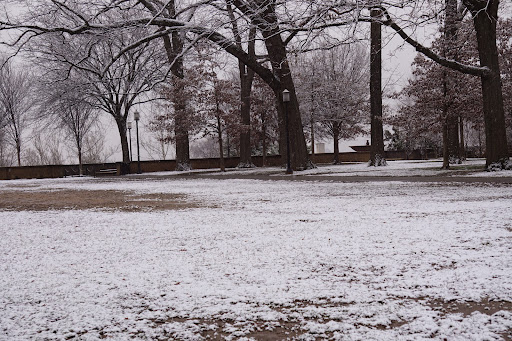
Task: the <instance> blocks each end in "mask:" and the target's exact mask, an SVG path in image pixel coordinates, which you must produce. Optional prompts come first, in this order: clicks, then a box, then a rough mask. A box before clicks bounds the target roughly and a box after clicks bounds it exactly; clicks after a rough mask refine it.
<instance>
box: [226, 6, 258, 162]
mask: <svg viewBox="0 0 512 341" xmlns="http://www.w3.org/2000/svg"><path fill="white" fill-rule="evenodd" d="M227 10H228V14H229V18H230V20H231V26H232V28H231V29H232V31H233V36H234V37H235V42H236V45H237V46H238V48H239V49H241V50H242V49H243V46H242V36H241V34H240V31H239V29H238V24H237V21H236V17H235V15H234V13H233V8H232V7H231V2H230V1H227ZM255 44H256V27H251V29H250V30H249V35H248V42H247V54H248V55H249V57H250V58H253V59H255V58H256V50H255ZM238 71H239V74H240V123H241V126H242V129H241V131H240V162H239V163H238V167H239V168H250V167H254V164H253V163H252V160H251V151H252V148H251V90H252V82H253V80H254V71H253V70H252V69H250V68H248V67H247V66H246V65H245V64H244V63H243V62H242V61H241V60H238ZM228 156H229V155H228Z"/></svg>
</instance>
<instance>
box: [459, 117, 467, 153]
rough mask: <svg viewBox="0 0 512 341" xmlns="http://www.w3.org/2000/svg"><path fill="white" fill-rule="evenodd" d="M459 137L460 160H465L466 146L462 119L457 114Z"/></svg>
mask: <svg viewBox="0 0 512 341" xmlns="http://www.w3.org/2000/svg"><path fill="white" fill-rule="evenodd" d="M459 137H460V144H459V156H460V159H461V160H462V161H465V160H466V146H465V141H464V119H463V118H462V116H459Z"/></svg>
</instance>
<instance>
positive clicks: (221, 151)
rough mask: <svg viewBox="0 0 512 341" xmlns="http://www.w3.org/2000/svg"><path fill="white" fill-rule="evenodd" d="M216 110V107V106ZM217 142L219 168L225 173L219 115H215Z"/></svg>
mask: <svg viewBox="0 0 512 341" xmlns="http://www.w3.org/2000/svg"><path fill="white" fill-rule="evenodd" d="M217 110H218V106H217ZM217 141H218V143H219V168H220V170H221V172H225V171H226V165H225V162H224V146H223V145H222V122H221V120H220V115H219V114H218V113H217Z"/></svg>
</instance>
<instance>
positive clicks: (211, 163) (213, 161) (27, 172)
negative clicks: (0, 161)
mask: <svg viewBox="0 0 512 341" xmlns="http://www.w3.org/2000/svg"><path fill="white" fill-rule="evenodd" d="M369 158H370V153H368V152H352V153H340V154H339V159H340V161H341V162H366V161H368V160H369ZM333 159H334V154H332V153H323V154H315V155H314V157H313V162H314V163H317V164H329V163H332V162H333ZM224 162H225V165H226V167H227V168H234V167H236V166H237V165H238V163H239V158H238V157H230V158H225V159H224ZM252 162H253V163H254V165H256V166H258V167H262V163H263V157H262V156H253V157H252ZM283 165H284V162H283V161H282V158H281V156H280V155H272V156H267V157H266V158H265V166H267V167H279V166H283ZM140 166H141V171H142V173H150V172H164V171H173V170H174V169H175V168H176V161H175V160H158V161H141V162H140ZM191 166H192V169H214V168H219V159H218V158H210V159H192V160H191ZM137 168H138V165H137V162H136V161H135V162H132V163H130V164H124V163H122V162H116V163H99V164H85V165H84V166H83V171H84V175H91V176H101V175H113V174H116V175H121V174H127V173H137ZM114 169H115V171H114ZM101 171H103V172H101ZM72 175H78V165H49V166H23V167H0V180H12V179H33V178H36V179H43V178H62V177H65V176H72Z"/></svg>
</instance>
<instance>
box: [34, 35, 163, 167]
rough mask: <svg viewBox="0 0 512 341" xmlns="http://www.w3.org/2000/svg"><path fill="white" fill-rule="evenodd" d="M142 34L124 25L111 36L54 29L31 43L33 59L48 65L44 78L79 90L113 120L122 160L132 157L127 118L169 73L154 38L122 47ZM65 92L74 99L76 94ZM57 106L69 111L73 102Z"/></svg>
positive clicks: (63, 86)
mask: <svg viewBox="0 0 512 341" xmlns="http://www.w3.org/2000/svg"><path fill="white" fill-rule="evenodd" d="M143 35H144V33H143V30H141V29H131V30H125V31H122V32H118V34H117V35H115V36H110V35H103V36H76V37H71V38H68V37H66V35H65V34H63V33H56V34H52V35H47V36H46V37H45V39H44V40H43V41H42V42H40V44H38V45H37V46H36V47H35V49H36V50H37V53H36V54H35V56H36V59H35V61H36V63H38V64H39V65H40V66H41V68H42V69H45V70H48V71H47V73H46V74H45V78H48V79H50V80H52V81H53V82H54V83H55V84H60V88H61V89H73V90H75V89H80V92H81V94H80V97H81V98H83V99H85V100H86V101H87V102H88V103H89V104H90V105H91V106H92V107H93V108H95V109H97V110H101V111H103V112H106V113H108V114H110V116H111V117H112V118H113V119H114V121H115V122H116V125H117V128H118V132H119V136H120V142H121V149H122V155H123V162H125V163H128V162H129V161H130V159H129V148H128V141H127V136H126V121H127V118H128V116H129V114H130V112H131V110H132V108H133V107H134V106H136V105H138V104H141V103H145V102H147V101H150V100H151V97H150V95H152V94H153V93H152V90H153V89H154V87H155V86H156V85H157V84H160V83H161V82H162V81H164V80H165V79H166V77H167V73H168V68H165V67H164V68H162V66H163V65H164V64H165V63H166V62H165V59H163V58H162V57H163V56H162V52H163V51H162V49H161V48H160V47H159V46H158V45H157V44H156V42H155V43H153V42H148V43H145V44H144V45H142V46H140V47H138V48H134V49H129V50H127V51H124V52H123V49H125V47H126V46H127V45H128V44H130V42H131V41H132V40H133V39H137V37H140V36H143ZM66 96H67V100H70V101H74V99H72V98H73V96H74V95H66ZM61 106H63V107H67V108H68V114H71V112H70V111H69V109H70V108H72V106H70V105H68V104H66V105H65V104H62V103H61ZM83 110H85V108H82V112H83ZM87 110H89V109H87ZM91 110H92V109H91ZM77 114H78V111H75V113H74V114H73V115H72V116H74V117H75V118H76V115H77ZM89 114H90V112H89ZM89 114H87V115H89ZM82 123H83V122H82ZM82 128H83V127H82Z"/></svg>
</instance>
